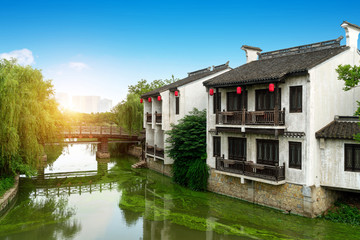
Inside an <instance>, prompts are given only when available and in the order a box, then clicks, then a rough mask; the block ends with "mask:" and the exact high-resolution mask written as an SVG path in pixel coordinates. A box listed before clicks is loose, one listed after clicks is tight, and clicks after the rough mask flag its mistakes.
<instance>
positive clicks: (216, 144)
mask: <svg viewBox="0 0 360 240" xmlns="http://www.w3.org/2000/svg"><path fill="white" fill-rule="evenodd" d="M213 144H214V147H213V152H214V157H220V156H221V138H220V137H215V136H214V137H213Z"/></svg>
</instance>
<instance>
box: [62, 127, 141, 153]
mask: <svg viewBox="0 0 360 240" xmlns="http://www.w3.org/2000/svg"><path fill="white" fill-rule="evenodd" d="M63 136H64V138H97V139H98V141H99V142H100V143H99V144H98V150H97V152H96V157H98V158H110V153H109V151H108V143H109V138H111V139H116V140H126V141H134V142H137V141H139V137H138V136H137V135H131V134H129V133H127V132H126V131H125V129H123V128H121V127H118V126H71V127H70V128H68V129H65V130H64V132H63Z"/></svg>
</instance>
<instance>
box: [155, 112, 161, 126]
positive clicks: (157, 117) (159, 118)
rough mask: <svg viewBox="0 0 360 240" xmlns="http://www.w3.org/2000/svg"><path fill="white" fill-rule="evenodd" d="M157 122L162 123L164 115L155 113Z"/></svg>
mask: <svg viewBox="0 0 360 240" xmlns="http://www.w3.org/2000/svg"><path fill="white" fill-rule="evenodd" d="M155 122H156V123H162V114H161V113H157V112H155Z"/></svg>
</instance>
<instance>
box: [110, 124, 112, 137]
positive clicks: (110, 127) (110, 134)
mask: <svg viewBox="0 0 360 240" xmlns="http://www.w3.org/2000/svg"><path fill="white" fill-rule="evenodd" d="M110 135H112V125H110Z"/></svg>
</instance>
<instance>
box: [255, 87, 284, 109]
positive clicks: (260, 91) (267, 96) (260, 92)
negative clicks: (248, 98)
mask: <svg viewBox="0 0 360 240" xmlns="http://www.w3.org/2000/svg"><path fill="white" fill-rule="evenodd" d="M275 94H276V90H275V91H274V92H270V91H269V89H257V90H255V111H272V110H274V108H275V102H276V98H275V97H276V96H275ZM259 95H260V96H262V95H263V97H261V98H262V100H261V101H262V103H263V104H262V105H265V104H267V103H268V104H269V106H261V108H259ZM272 97H273V98H274V99H273V101H274V107H271V104H270V103H271V98H272ZM279 110H281V88H279Z"/></svg>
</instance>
